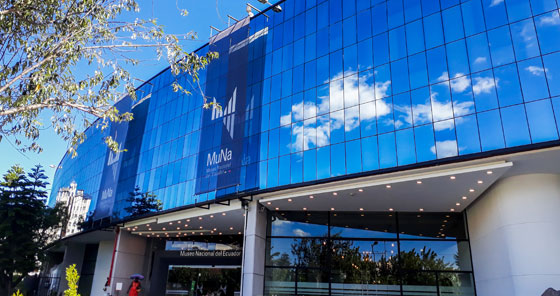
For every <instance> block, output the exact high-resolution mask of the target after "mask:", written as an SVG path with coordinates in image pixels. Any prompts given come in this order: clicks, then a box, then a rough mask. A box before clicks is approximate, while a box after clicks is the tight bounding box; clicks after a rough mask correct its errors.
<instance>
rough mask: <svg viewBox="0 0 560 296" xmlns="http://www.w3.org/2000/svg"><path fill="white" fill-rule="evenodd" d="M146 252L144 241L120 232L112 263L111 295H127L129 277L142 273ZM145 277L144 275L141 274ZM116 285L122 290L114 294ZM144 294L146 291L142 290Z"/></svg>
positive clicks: (125, 232)
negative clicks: (120, 284)
mask: <svg viewBox="0 0 560 296" xmlns="http://www.w3.org/2000/svg"><path fill="white" fill-rule="evenodd" d="M145 252H146V239H145V238H143V237H141V236H138V235H133V234H130V233H129V232H127V231H123V230H121V231H120V233H119V241H118V243H117V250H116V253H115V261H114V263H113V278H112V279H111V288H112V291H113V293H112V295H121V296H124V295H127V294H126V290H127V289H128V286H129V285H130V283H131V281H132V280H131V279H130V276H131V275H133V274H135V273H140V274H141V273H143V272H144V270H143V267H144V259H145V255H146V254H145ZM143 275H144V276H147V275H146V274H143ZM117 283H122V290H121V291H119V292H118V293H117V292H116V287H117ZM143 290H144V293H146V289H143Z"/></svg>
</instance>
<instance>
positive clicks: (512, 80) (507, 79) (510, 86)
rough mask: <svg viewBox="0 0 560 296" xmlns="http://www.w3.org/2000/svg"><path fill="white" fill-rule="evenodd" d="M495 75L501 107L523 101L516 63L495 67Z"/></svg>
mask: <svg viewBox="0 0 560 296" xmlns="http://www.w3.org/2000/svg"><path fill="white" fill-rule="evenodd" d="M494 77H495V80H496V81H497V84H496V88H497V91H498V99H499V101H500V106H501V107H505V106H511V105H515V104H519V103H522V102H523V97H522V95H521V87H520V85H519V75H518V74H517V65H516V64H510V65H507V66H503V67H499V68H494Z"/></svg>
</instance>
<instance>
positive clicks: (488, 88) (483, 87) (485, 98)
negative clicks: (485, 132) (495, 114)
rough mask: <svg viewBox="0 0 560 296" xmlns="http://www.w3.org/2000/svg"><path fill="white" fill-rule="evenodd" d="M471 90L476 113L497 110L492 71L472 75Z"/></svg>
mask: <svg viewBox="0 0 560 296" xmlns="http://www.w3.org/2000/svg"><path fill="white" fill-rule="evenodd" d="M472 88H473V94H474V101H475V104H476V111H477V112H480V111H486V110H490V109H494V108H498V99H497V97H496V82H495V80H494V76H493V74H492V71H490V70H488V71H484V72H481V73H477V74H475V75H472Z"/></svg>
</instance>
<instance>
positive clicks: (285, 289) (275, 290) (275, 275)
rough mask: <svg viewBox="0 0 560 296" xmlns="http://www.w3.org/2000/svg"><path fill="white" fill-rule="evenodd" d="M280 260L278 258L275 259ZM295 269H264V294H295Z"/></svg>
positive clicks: (280, 295) (286, 295)
mask: <svg viewBox="0 0 560 296" xmlns="http://www.w3.org/2000/svg"><path fill="white" fill-rule="evenodd" d="M276 260H280V259H276ZM295 273H296V271H295V269H293V268H270V267H267V268H266V269H265V281H264V295H267V296H272V295H277V296H288V295H295V294H296V281H295Z"/></svg>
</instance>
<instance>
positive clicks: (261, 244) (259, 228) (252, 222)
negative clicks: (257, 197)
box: [241, 201, 267, 296]
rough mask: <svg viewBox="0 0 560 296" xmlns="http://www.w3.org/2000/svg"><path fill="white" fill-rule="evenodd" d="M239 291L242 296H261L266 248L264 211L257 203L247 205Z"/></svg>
mask: <svg viewBox="0 0 560 296" xmlns="http://www.w3.org/2000/svg"><path fill="white" fill-rule="evenodd" d="M246 218H247V227H246V229H245V232H244V235H245V244H244V245H243V268H242V275H241V279H242V281H241V290H242V295H243V296H254V295H263V290H264V262H265V246H266V226H267V219H266V210H265V209H264V207H263V206H262V205H260V204H259V203H258V202H257V201H253V202H251V203H250V204H249V205H248V212H247V217H246Z"/></svg>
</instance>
